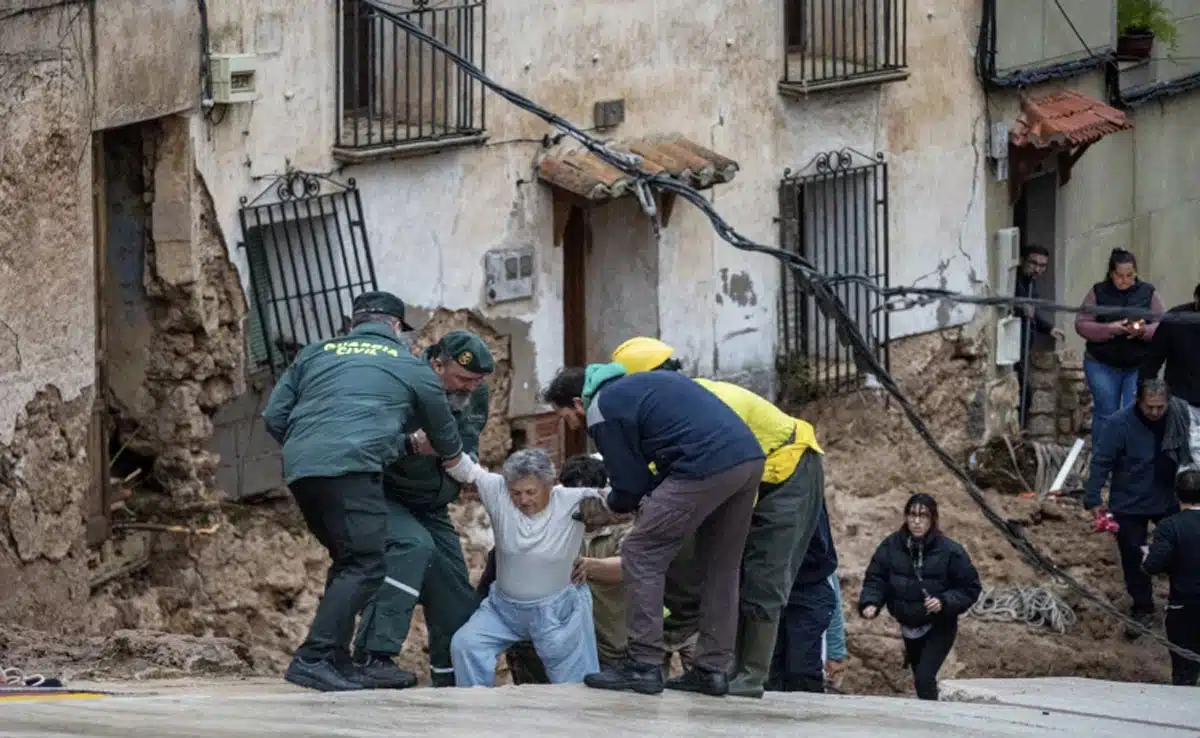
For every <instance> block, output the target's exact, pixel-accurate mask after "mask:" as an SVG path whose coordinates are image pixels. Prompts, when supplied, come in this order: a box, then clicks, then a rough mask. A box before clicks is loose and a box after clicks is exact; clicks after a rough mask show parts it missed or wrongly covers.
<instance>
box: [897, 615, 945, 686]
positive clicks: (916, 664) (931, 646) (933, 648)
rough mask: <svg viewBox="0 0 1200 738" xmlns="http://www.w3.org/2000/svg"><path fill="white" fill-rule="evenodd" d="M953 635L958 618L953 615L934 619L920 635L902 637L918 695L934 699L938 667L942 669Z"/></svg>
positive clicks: (905, 654) (906, 659)
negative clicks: (936, 621)
mask: <svg viewBox="0 0 1200 738" xmlns="http://www.w3.org/2000/svg"><path fill="white" fill-rule="evenodd" d="M956 637H958V620H957V619H954V620H950V621H948V622H946V621H942V622H939V623H937V624H936V625H934V626H933V628H931V629H930V630H929V632H928V633H926V634H925V635H923V636H921V637H920V638H905V639H904V656H905V661H907V662H908V665H909V666H910V667H911V668H912V673H913V683H914V684H915V685H916V687H917V697H918V698H920V699H923V700H934V701H936V700H937V698H938V686H937V675H938V671H940V670H941V668H942V664H944V663H946V657H947V656H949V655H950V649H951V648H953V647H954V639H955V638H956Z"/></svg>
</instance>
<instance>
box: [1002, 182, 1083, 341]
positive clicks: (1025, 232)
mask: <svg viewBox="0 0 1200 738" xmlns="http://www.w3.org/2000/svg"><path fill="white" fill-rule="evenodd" d="M1057 218H1058V175H1057V174H1056V173H1055V172H1052V171H1050V172H1047V171H1043V172H1042V173H1040V174H1038V175H1036V176H1034V177H1030V178H1029V180H1028V181H1026V182H1025V185H1024V186H1023V187H1022V188H1021V196H1020V197H1019V198H1018V199H1017V202H1016V204H1015V205H1013V225H1014V226H1016V227H1017V228H1019V229H1020V232H1021V248H1022V249H1024V248H1025V247H1026V246H1029V245H1031V244H1037V245H1038V246H1044V247H1046V248H1047V249H1049V251H1050V264H1049V266H1048V267H1047V268H1046V273H1045V274H1043V275H1042V277H1041V278H1040V279H1039V280H1038V289H1039V292H1040V293H1041V296H1042V298H1043V299H1046V300H1054V301H1055V302H1062V301H1063V300H1064V299H1066V300H1068V301H1070V300H1082V299H1083V295H1063V294H1062V292H1063V287H1062V269H1061V268H1059V262H1060V261H1061V260H1062V253H1061V250H1060V249H1059V248H1058V234H1057V230H1056V228H1055V223H1056V222H1057ZM1042 317H1044V318H1045V319H1046V320H1049V321H1050V322H1051V323H1055V322H1056V320H1057V317H1058V316H1057V315H1055V314H1054V313H1051V312H1043V313H1042ZM1039 340H1040V339H1039ZM1037 348H1039V349H1044V348H1046V347H1045V346H1042V345H1039V346H1037ZM1050 349H1051V350H1053V345H1051V346H1050Z"/></svg>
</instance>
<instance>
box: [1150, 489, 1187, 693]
mask: <svg viewBox="0 0 1200 738" xmlns="http://www.w3.org/2000/svg"><path fill="white" fill-rule="evenodd" d="M1175 494H1176V495H1177V496H1178V497H1179V504H1180V507H1182V508H1183V509H1182V510H1181V511H1180V512H1179V513H1177V514H1175V515H1172V516H1171V517H1169V518H1167V519H1166V520H1164V521H1162V522H1161V523H1159V524H1158V527H1157V528H1155V529H1154V542H1153V543H1152V544H1150V550H1149V551H1148V552H1147V553H1146V560H1145V562H1143V563H1142V569H1143V570H1145V572H1146V573H1147V574H1150V575H1155V574H1166V575H1167V576H1168V577H1169V579H1170V582H1171V593H1170V595H1169V600H1168V604H1167V622H1166V628H1167V640H1169V641H1170V642H1171V643H1174V644H1175V645H1176V646H1179V647H1181V648H1186V649H1187V650H1189V651H1191V652H1192V653H1200V469H1195V468H1193V469H1188V470H1186V471H1181V472H1179V475H1178V476H1177V477H1175ZM1171 681H1172V682H1173V683H1174V684H1175V685H1176V686H1180V687H1195V686H1196V683H1197V682H1198V681H1200V664H1198V663H1196V662H1195V661H1189V660H1188V659H1185V658H1183V657H1182V656H1177V655H1176V654H1174V653H1172V654H1171Z"/></svg>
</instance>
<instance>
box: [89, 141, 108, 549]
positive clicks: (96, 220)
mask: <svg viewBox="0 0 1200 738" xmlns="http://www.w3.org/2000/svg"><path fill="white" fill-rule="evenodd" d="M104 161H105V156H104V132H103V131H95V132H93V134H92V228H93V236H94V237H93V239H92V240H93V244H94V245H93V248H94V249H95V251H94V253H93V262H94V269H95V273H94V283H95V304H94V310H95V321H96V342H95V365H94V367H93V374H92V382H93V384H92V388H93V389H92V408H91V418H90V422H89V423H88V439H87V444H88V448H87V453H88V458H89V459H91V475H90V476H91V478H90V480H89V485H88V495H87V500H86V501H85V506H84V515H85V520H84V522H85V525H86V531H87V543H88V545H89V546H96V545H99V544H101V543H103V542H104V541H105V540H106V539H107V538H108V536H109V512H110V510H109V505H110V499H111V497H112V492H111V490H110V489H109V486H110V485H109V481H108V477H109V474H108V466H109V458H108V437H109V420H108V410H107V403H106V402H105V398H104V388H105V386H106V384H105V383H106V381H107V372H106V371H105V369H104V366H105V353H106V350H107V347H108V327H107V321H106V316H107V312H108V311H107V310H106V308H105V299H104V295H105V289H106V286H107V282H108V197H107V188H106V185H105V166H104Z"/></svg>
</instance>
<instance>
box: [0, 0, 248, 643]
mask: <svg viewBox="0 0 1200 738" xmlns="http://www.w3.org/2000/svg"><path fill="white" fill-rule="evenodd" d="M101 5H102V7H101V8H100V9H99V10H98V11H96V15H95V17H93V9H94V7H95V4H94V3H88V2H78V3H70V2H61V3H47V2H42V1H41V0H27V1H26V2H17V3H16V4H15V5H14V4H13V3H10V4H9V5H8V6H6V10H8V11H11V12H6V13H5V15H4V16H3V19H2V20H0V49H3V50H4V54H3V55H0V129H2V130H3V131H4V132H5V134H4V136H3V137H0V389H2V391H0V581H2V582H4V584H5V589H4V596H3V597H2V598H0V619H2V620H5V621H7V622H15V623H26V624H30V625H37V626H38V627H43V628H53V629H64V630H67V629H72V628H75V627H77V626H80V625H81V619H82V618H83V615H82V612H83V611H82V609H81V608H80V607H79V605H80V604H81V603H82V602H83V601H84V600H86V598H87V596H88V571H87V568H86V564H85V562H84V560H83V559H84V555H85V550H84V543H85V541H84V519H85V517H86V516H91V515H95V514H97V513H99V512H100V508H98V507H96V505H95V504H94V502H93V497H94V495H91V494H90V492H91V491H92V490H93V488H94V482H95V479H94V477H93V470H94V467H95V465H96V462H97V459H94V458H92V457H91V456H90V455H89V450H90V447H89V445H88V428H89V424H90V421H91V416H92V412H91V411H92V409H93V405H94V403H95V401H96V400H97V398H96V388H95V387H94V383H95V380H96V359H97V352H96V344H97V324H98V315H97V310H96V306H97V295H96V258H95V243H96V240H95V234H94V228H95V224H96V220H95V213H94V205H93V172H94V167H93V156H92V154H93V150H92V135H91V134H92V132H93V130H98V129H101V128H104V127H106V126H110V125H117V124H125V123H130V122H135V121H137V120H142V119H145V118H148V117H153V116H161V115H165V114H168V113H171V112H173V111H175V110H177V109H179V108H180V107H181V106H183V107H186V106H187V105H188V104H190V103H187V102H186V99H185V98H187V99H190V97H191V95H190V94H189V93H188V92H187V91H186V90H187V88H188V86H189V85H190V80H191V79H194V78H195V59H194V58H189V57H188V55H186V54H180V50H181V49H183V48H193V44H194V41H193V39H194V38H195V22H194V21H195V17H196V16H195V13H194V6H193V5H192V4H191V3H188V2H185V1H184V0H173V2H170V3H157V4H156V6H155V8H152V9H149V10H147V9H145V8H141V10H142V11H145V12H141V13H135V11H137V10H138V9H139V5H138V3H136V2H133V0H114V1H113V2H106V3H103V4H101ZM172 14H174V15H172ZM135 16H136V17H135ZM131 27H133V28H136V29H137V30H138V32H139V33H140V34H142V36H143V38H141V39H139V43H138V44H135V45H134V46H133V47H131V46H130V44H129V33H127V32H126V31H128V30H129V28H131ZM122 29H124V30H122ZM93 32H94V33H95V35H96V37H97V40H98V42H97V43H94V42H93V37H92V35H93ZM173 34H178V35H177V36H176V35H173ZM185 43H186V45H184V44H185ZM93 55H94V56H93ZM177 56H178V57H179V63H178V64H175V63H173V62H172V61H171V60H174V59H175V58H176V57H177ZM93 58H95V59H96V65H97V66H103V67H104V73H102V74H100V75H99V79H96V77H95V76H94V75H95V69H94V68H93V66H92V63H91V60H92V59H93ZM189 70H191V71H189ZM149 78H152V79H149ZM148 79H149V82H147V80H148ZM181 79H186V80H188V81H187V82H180V81H179V80H181ZM152 83H158V84H157V85H156V84H152ZM181 100H184V102H180V101H181ZM186 125H187V124H186V121H185V122H184V128H183V129H182V130H183V135H182V136H180V135H179V131H180V129H179V127H178V126H176V127H175V128H174V131H173V133H174V135H170V134H171V133H172V131H171V126H170V125H166V126H165V127H166V129H167V133H168V135H166V136H164V138H163V139H162V140H161V141H157V142H156V143H158V144H163V151H168V150H170V148H171V145H172V144H174V151H175V152H176V153H177V154H178V152H179V151H180V147H181V146H182V148H183V151H184V152H188V151H189V150H188V149H187V147H186V144H187V143H188V137H187V135H186ZM136 166H137V162H135V163H134V167H135V168H136ZM151 169H153V164H152V165H151ZM151 174H152V175H155V176H156V177H157V179H158V180H159V182H160V184H161V185H162V191H161V192H159V193H156V194H157V195H159V197H158V198H157V200H156V204H155V205H154V207H153V210H154V213H153V214H154V218H155V222H156V224H157V225H156V227H155V230H154V233H153V236H154V239H155V240H156V242H157V243H156V245H157V247H158V248H157V249H155V248H153V247H151V248H149V249H147V255H148V259H149V260H150V261H151V262H154V260H156V259H157V264H158V267H159V269H158V270H157V271H156V273H155V274H154V275H151V274H147V275H146V289H147V292H148V293H149V296H150V298H151V304H152V305H153V306H155V307H156V308H160V310H159V311H158V314H156V315H155V321H156V324H155V327H156V329H157V330H158V333H156V335H155V339H156V340H157V341H158V345H157V346H156V350H155V351H154V352H152V355H151V357H150V361H149V364H148V367H146V368H145V372H146V376H147V377H148V378H149V380H150V381H149V384H150V385H151V386H150V387H149V393H150V395H151V398H152V403H151V409H150V410H149V411H148V412H149V416H139V417H138V418H137V420H138V421H139V424H141V425H143V426H144V427H148V426H151V425H153V426H156V432H154V433H147V434H146V435H145V438H144V439H143V440H146V438H151V437H152V438H153V439H154V440H155V441H157V442H158V443H154V444H151V443H150V441H146V443H147V450H149V451H152V452H153V455H155V456H156V457H157V458H156V469H155V472H156V473H158V472H162V473H163V474H164V475H166V476H169V477H174V478H176V479H179V478H184V477H186V478H187V480H189V481H190V482H192V483H193V484H192V487H191V489H192V490H193V491H194V490H195V488H196V487H197V484H196V483H197V482H199V483H202V482H203V481H204V471H203V469H204V466H205V462H206V459H204V458H202V457H200V456H198V455H197V454H196V453H195V449H196V448H198V447H199V443H198V439H199V437H200V436H202V435H203V434H204V432H205V431H206V428H205V425H204V423H203V421H201V420H197V419H196V416H195V412H194V411H195V410H197V409H200V410H201V411H203V410H204V409H205V407H206V406H214V407H215V405H216V404H219V403H220V402H221V401H223V399H224V398H226V397H227V396H228V395H229V394H230V393H232V392H236V391H238V389H239V387H238V382H240V381H241V380H240V376H241V358H240V355H241V332H240V323H239V321H240V314H241V313H240V312H239V310H243V309H244V308H242V307H241V306H242V302H241V300H242V297H241V290H240V289H239V284H238V282H237V275H236V271H234V270H233V269H232V268H231V266H230V265H229V263H228V260H227V259H225V252H224V246H223V244H222V243H221V242H220V240H219V236H220V234H219V232H216V231H214V230H213V229H212V228H210V227H209V225H208V224H211V223H212V221H213V218H212V216H211V203H209V209H208V212H206V211H205V208H204V205H205V202H206V201H205V197H206V194H205V193H204V191H203V187H202V183H199V182H198V181H193V178H194V177H195V171H194V167H193V163H192V161H191V158H190V154H189V153H185V154H183V155H177V156H175V157H174V158H173V159H172V160H171V162H170V163H169V165H168V166H166V167H165V168H163V169H162V170H161V171H157V172H152V173H151ZM151 178H152V179H153V178H155V177H154V176H152V177H151ZM180 183H184V185H185V186H182V187H181V186H180ZM164 204H169V205H171V206H174V207H173V209H171V208H168V209H171V210H172V212H170V213H169V214H168V213H167V212H165V211H164V209H163V207H162V206H163V205H164ZM172 221H173V222H172ZM172 226H173V231H172ZM193 227H194V231H195V235H196V237H195V238H192V235H193V234H192V230H193ZM185 232H186V233H187V236H181V235H180V234H183V233H185ZM193 245H195V246H196V248H195V249H193V248H192V247H193ZM168 271H169V272H170V279H168V278H167V277H166V276H164V273H165V272H168ZM227 276H228V277H232V279H231V280H225V281H224V282H223V281H222V280H223V278H224V277H227ZM222 333H224V334H225V335H224V337H225V338H228V336H229V334H232V340H226V341H225V343H226V344H227V346H228V347H229V348H228V349H227V350H226V351H225V352H224V355H223V354H222V351H221V346H220V345H219V344H220V341H209V342H206V341H205V340H204V339H203V338H200V337H199V336H200V334H204V335H206V336H209V337H212V336H215V335H218V334H222ZM175 349H180V350H185V351H186V352H188V353H191V352H193V351H198V352H202V355H201V356H199V357H198V358H197V357H191V362H192V363H191V364H188V365H186V367H184V368H181V366H180V362H179V361H174V360H172V352H173V350H175ZM175 358H176V359H177V358H178V357H175ZM205 367H208V368H209V369H210V371H208V373H207V374H205V373H204V369H205ZM214 367H215V368H214ZM117 369H118V370H119V369H120V367H117ZM226 369H228V370H229V371H228V374H229V377H230V379H229V380H228V381H226V382H220V381H217V382H215V383H214V382H213V381H211V380H212V379H213V378H214V377H217V378H218V379H219V375H220V374H221V372H222V370H226ZM99 399H100V400H101V401H104V399H105V398H103V397H102V398H99ZM200 414H201V415H202V414H203V413H202V412H201V413H200ZM208 430H210V429H208ZM181 439H182V441H181ZM101 442H102V441H101ZM172 444H174V445H172ZM134 445H136V444H134ZM164 486H167V487H168V489H171V491H178V490H177V489H172V488H171V485H164Z"/></svg>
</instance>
